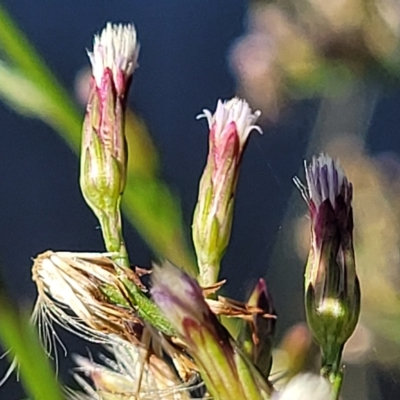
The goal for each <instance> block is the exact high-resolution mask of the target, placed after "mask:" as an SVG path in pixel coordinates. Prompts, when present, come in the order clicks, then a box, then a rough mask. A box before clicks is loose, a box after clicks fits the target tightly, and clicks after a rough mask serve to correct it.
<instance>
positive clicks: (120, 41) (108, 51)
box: [88, 22, 139, 86]
mask: <svg viewBox="0 0 400 400" xmlns="http://www.w3.org/2000/svg"><path fill="white" fill-rule="evenodd" d="M138 51H139V45H138V43H137V38H136V30H135V27H134V26H133V25H131V24H127V25H123V24H115V25H113V24H111V23H110V22H108V23H107V25H106V27H105V28H104V29H103V31H102V32H101V33H100V34H99V35H95V37H94V42H93V52H88V54H89V58H90V62H91V63H92V69H93V76H94V78H95V80H96V84H97V86H100V85H101V79H102V76H103V74H104V70H105V69H106V68H109V69H110V70H111V71H112V74H113V77H114V80H115V81H116V80H117V74H118V72H122V73H123V74H124V75H125V76H126V77H128V76H130V75H132V73H133V71H134V69H135V67H136V61H137V57H138Z"/></svg>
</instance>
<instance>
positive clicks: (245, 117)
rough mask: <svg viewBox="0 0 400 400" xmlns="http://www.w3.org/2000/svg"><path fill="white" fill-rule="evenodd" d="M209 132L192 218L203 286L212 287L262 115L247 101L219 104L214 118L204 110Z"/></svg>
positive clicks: (234, 99) (228, 235)
mask: <svg viewBox="0 0 400 400" xmlns="http://www.w3.org/2000/svg"><path fill="white" fill-rule="evenodd" d="M203 116H204V117H206V118H207V121H208V126H209V129H210V135H209V153H208V158H207V164H206V166H205V168H204V172H203V176H202V178H201V181H200V186H199V194H198V200H197V205H196V209H195V212H194V216H193V227H192V229H193V232H192V234H193V242H194V246H195V249H196V253H197V259H198V264H199V269H200V278H199V280H200V283H201V284H202V286H211V285H213V284H214V283H215V282H216V281H217V279H218V273H219V266H220V262H221V259H222V256H223V254H224V253H225V250H226V248H227V245H228V242H229V238H230V234H231V225H232V214H233V205H234V197H235V191H236V184H237V180H238V175H239V166H240V161H241V158H242V154H243V150H244V148H245V145H246V143H247V139H248V137H249V134H250V132H251V131H252V130H253V129H256V130H258V131H259V132H261V129H260V128H259V127H258V126H256V125H254V123H255V122H256V120H257V118H258V117H259V116H260V112H259V111H256V112H255V113H253V112H252V111H251V109H250V107H249V105H248V104H247V102H246V101H245V100H240V99H238V98H233V99H231V100H229V101H225V102H222V101H221V100H219V101H218V104H217V109H216V111H215V114H214V115H212V114H211V112H210V111H208V110H203V114H202V115H200V116H199V117H203Z"/></svg>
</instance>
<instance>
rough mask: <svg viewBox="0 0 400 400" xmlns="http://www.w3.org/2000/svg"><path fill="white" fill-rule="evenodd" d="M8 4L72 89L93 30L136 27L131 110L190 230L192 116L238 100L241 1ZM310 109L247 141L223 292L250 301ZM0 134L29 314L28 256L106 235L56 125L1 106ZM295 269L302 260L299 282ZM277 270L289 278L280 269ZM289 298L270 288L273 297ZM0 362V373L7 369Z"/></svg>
mask: <svg viewBox="0 0 400 400" xmlns="http://www.w3.org/2000/svg"><path fill="white" fill-rule="evenodd" d="M3 3H4V4H5V6H6V7H7V8H8V10H9V12H10V13H11V14H12V16H13V17H14V18H15V21H16V22H17V23H18V25H19V26H20V27H21V28H22V30H23V31H24V32H25V33H26V35H27V36H28V37H29V39H30V41H31V42H33V43H34V44H35V46H36V48H37V50H38V52H39V53H40V54H41V55H42V56H43V58H44V59H45V60H46V62H47V63H48V65H49V66H50V68H51V69H52V70H53V71H54V72H55V74H56V75H57V76H58V78H59V79H60V81H61V82H62V84H63V85H64V86H65V87H66V88H67V89H68V90H69V91H70V92H71V93H72V92H73V83H74V79H75V76H76V73H77V72H78V71H79V70H80V69H81V68H82V67H84V66H87V65H88V63H89V62H88V59H87V55H86V52H85V49H86V48H91V44H92V37H93V34H94V33H97V32H99V31H100V30H101V29H102V28H103V26H104V24H105V22H106V21H112V22H133V23H134V24H135V25H136V28H137V31H138V37H139V41H140V44H141V52H140V57H139V63H140V68H139V69H138V70H137V71H136V73H135V80H134V85H133V90H132V91H131V96H130V102H131V104H132V105H134V107H135V109H136V110H137V111H138V113H139V114H140V115H141V116H142V117H143V118H144V119H145V121H146V123H147V124H148V126H149V128H150V130H151V133H152V134H153V137H154V141H155V143H156V145H157V147H158V149H159V151H160V156H161V160H162V167H163V171H164V172H163V174H164V178H165V179H166V180H167V182H169V184H170V185H171V187H172V188H173V190H174V191H175V192H176V193H177V194H178V195H179V196H180V198H181V202H182V208H183V212H184V218H185V222H186V223H187V226H188V227H189V226H190V222H191V215H192V210H193V207H194V204H195V200H196V196H197V185H198V178H199V176H200V174H201V172H202V168H203V165H204V162H205V157H206V151H207V127H206V122H205V121H200V122H199V121H196V120H195V116H196V115H197V114H198V113H200V112H201V110H202V109H203V108H209V109H211V110H212V109H214V107H215V104H216V101H217V99H218V98H223V99H225V98H229V97H232V96H233V95H234V94H235V79H234V76H233V74H232V72H231V70H230V67H229V62H228V54H229V49H230V47H231V46H232V43H233V42H234V41H235V39H237V38H238V37H239V36H241V35H242V34H243V32H244V30H245V27H246V26H245V24H246V8H247V2H245V1H238V0H229V1H228V0H225V1H215V0H191V1H182V0H181V1H179V0H169V1H163V0H153V1H132V0H119V1H99V0H85V1H65V0H35V1H32V0H8V1H3ZM316 106H317V102H316V101H310V100H309V101H302V102H297V103H291V105H290V106H288V107H287V108H286V110H285V112H284V114H283V116H282V118H281V119H280V120H279V122H278V123H277V124H276V125H269V126H264V127H263V128H264V135H263V136H260V135H258V134H256V133H255V134H253V136H252V138H251V140H250V143H249V146H248V148H247V150H246V154H245V157H244V163H243V168H242V171H241V179H240V183H239V193H238V198H237V203H236V220H235V223H234V229H233V235H232V241H231V246H230V249H229V251H228V253H227V255H226V257H225V259H224V269H223V271H222V276H224V277H228V278H229V279H230V280H229V284H228V291H229V293H230V294H231V295H234V296H235V297H236V298H238V299H243V298H244V297H245V295H246V293H247V292H248V289H249V288H250V286H251V284H252V283H254V281H255V279H256V278H257V277H258V276H264V275H265V274H266V273H267V270H268V268H269V260H270V256H271V252H272V248H273V246H274V244H275V242H276V240H277V239H278V238H279V235H280V234H281V233H280V226H281V222H282V218H283V215H284V212H285V210H286V208H287V205H288V201H289V195H290V193H291V191H292V189H293V185H292V182H291V179H292V177H293V176H294V175H295V174H296V173H297V172H298V171H299V168H300V167H301V165H302V159H303V157H304V152H305V149H306V145H307V141H308V136H309V133H310V131H311V129H312V126H313V123H314V118H315V115H316V110H317V107H316ZM399 106H400V92H399V91H396V90H392V91H390V92H388V93H386V92H384V93H383V95H382V96H381V98H380V101H379V103H378V105H377V107H376V111H375V114H374V116H373V119H372V123H371V127H370V130H369V132H368V137H369V139H368V145H369V147H370V149H371V151H372V152H381V151H385V150H388V149H390V150H394V151H398V150H399V149H400V141H399V129H398V127H399V126H400V113H399V112H398V109H399ZM0 138H1V140H0V210H1V212H0V227H1V229H0V265H1V268H2V273H3V275H4V277H5V279H6V282H7V285H8V287H9V289H10V291H11V292H12V295H13V296H14V298H15V299H16V300H18V301H19V302H20V303H21V304H26V305H28V306H29V307H30V306H31V305H32V304H33V302H34V300H35V296H36V291H35V288H34V285H33V283H32V282H31V273H30V268H31V264H32V262H31V258H32V257H34V256H35V255H37V254H38V253H41V252H43V251H45V250H47V249H53V250H69V251H91V250H93V251H99V250H102V249H103V247H102V239H101V234H100V231H99V229H98V226H97V222H96V219H95V218H94V216H93V215H92V213H91V211H90V210H89V209H88V207H87V206H86V204H85V203H84V201H83V199H82V197H81V194H80V190H79V186H78V160H77V158H76V156H75V155H74V154H73V153H72V151H71V150H70V149H69V148H68V147H67V146H66V145H65V143H64V142H63V141H62V139H60V138H59V136H58V135H57V134H56V133H55V132H54V131H52V129H51V128H49V127H48V126H46V125H45V124H44V123H42V122H40V121H37V120H32V119H27V118H23V117H21V116H19V115H17V114H16V113H15V112H14V111H11V110H10V109H9V108H7V107H6V106H4V105H3V104H2V103H0ZM125 227H126V240H127V243H128V247H129V251H130V254H131V259H132V261H134V262H135V263H137V264H139V265H149V263H150V261H151V258H152V255H151V252H150V251H149V250H148V249H147V247H146V246H145V245H144V243H143V242H142V241H141V239H140V238H139V237H138V235H137V234H136V233H135V231H134V230H133V229H132V228H131V227H130V226H128V224H125ZM289 251H290V250H289ZM302 268H303V266H302V264H301V262H299V279H301V275H302ZM282 271H283V274H284V273H285V272H284V271H285V266H282ZM299 282H300V284H299V288H301V281H299ZM284 290H285V288H284V287H282V288H276V287H275V288H273V291H274V292H277V291H284ZM298 295H299V293H297V294H295V296H298ZM287 296H291V294H290V293H287ZM292 308H293V309H294V310H293V311H294V315H299V314H301V309H302V304H301V302H293V303H292ZM278 312H279V307H278ZM0 318H1V316H0ZM289 319H290V317H289ZM0 323H1V319H0ZM66 340H67V344H68V347H69V348H70V349H71V352H72V353H73V352H80V353H83V354H85V353H86V350H85V346H86V344H82V343H78V342H75V340H71V338H67V339H66ZM0 363H1V364H0V372H3V371H5V369H6V367H7V363H6V362H5V361H4V360H2V361H0ZM61 364H62V366H63V367H62V372H61V377H62V379H63V380H64V381H65V382H68V383H71V377H70V375H69V374H68V373H67V372H65V368H67V367H68V368H70V367H71V364H70V361H67V362H66V361H63V360H62V362H61ZM22 397H23V394H22V391H21V389H20V388H19V384H17V383H16V382H15V378H14V377H12V378H11V379H10V380H9V382H7V383H6V385H5V386H4V387H2V388H0V399H5V400H14V399H15V400H16V399H20V398H22ZM49 400H50V399H49Z"/></svg>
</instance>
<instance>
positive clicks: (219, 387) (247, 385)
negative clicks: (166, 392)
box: [151, 264, 270, 400]
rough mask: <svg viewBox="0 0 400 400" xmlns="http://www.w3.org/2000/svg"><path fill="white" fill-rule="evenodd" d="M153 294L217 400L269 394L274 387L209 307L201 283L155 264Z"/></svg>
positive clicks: (170, 266) (256, 397) (170, 267)
mask: <svg viewBox="0 0 400 400" xmlns="http://www.w3.org/2000/svg"><path fill="white" fill-rule="evenodd" d="M151 295H152V298H153V300H154V302H155V303H156V304H157V305H158V306H159V307H160V309H161V310H162V312H163V313H164V315H165V317H166V318H167V319H168V321H169V322H170V323H171V325H172V326H173V328H175V330H176V332H177V334H178V336H179V338H180V339H181V340H182V342H183V343H184V344H185V346H186V347H187V351H188V353H189V354H190V355H191V356H192V357H193V360H194V361H195V363H196V365H197V366H198V368H199V371H200V374H201V376H202V378H203V380H204V383H205V384H206V387H207V389H208V391H209V392H210V394H211V396H212V397H213V398H214V399H216V400H231V399H232V398H238V399H239V398H240V399H243V400H246V399H248V400H250V399H252V400H256V399H259V400H261V399H267V398H269V392H270V388H269V386H268V384H267V383H266V381H265V379H264V378H263V377H262V376H261V374H260V373H259V371H258V370H257V369H256V368H255V367H254V365H253V364H252V363H251V362H250V360H248V359H247V357H246V356H245V355H244V354H243V352H242V351H241V349H240V348H239V346H238V345H237V344H236V343H235V341H234V340H233V339H232V337H231V336H230V335H229V333H228V331H227V330H226V329H225V328H224V327H223V326H222V325H221V324H220V323H219V321H218V319H217V318H216V316H215V315H214V314H213V313H212V311H211V310H210V308H209V307H208V305H207V303H206V301H205V299H204V296H203V291H202V289H201V288H200V286H199V285H198V283H197V282H196V281H195V280H194V279H192V278H190V277H189V276H188V275H186V274H185V273H184V272H183V271H182V270H180V269H178V268H175V267H174V266H172V265H171V264H164V265H163V266H162V267H157V266H156V267H155V268H154V272H153V288H152V289H151Z"/></svg>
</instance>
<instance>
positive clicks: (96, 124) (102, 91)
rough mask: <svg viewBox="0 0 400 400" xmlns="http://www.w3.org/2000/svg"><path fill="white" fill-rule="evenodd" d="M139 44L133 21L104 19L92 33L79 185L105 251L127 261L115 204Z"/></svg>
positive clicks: (122, 186)
mask: <svg viewBox="0 0 400 400" xmlns="http://www.w3.org/2000/svg"><path fill="white" fill-rule="evenodd" d="M137 56H138V45H137V41H136V31H135V28H134V27H133V25H112V24H110V23H109V24H107V26H106V27H105V29H104V30H103V32H102V33H101V34H100V35H98V36H95V38H94V44H93V52H89V58H90V61H91V64H92V78H91V82H90V94H89V100H88V104H87V108H86V116H85V120H84V123H83V133H82V149H81V174H80V185H81V189H82V193H83V196H84V198H85V200H86V202H87V204H88V205H89V206H90V208H91V209H92V210H93V212H94V213H95V214H96V217H97V218H98V219H99V221H100V224H101V227H102V231H103V236H104V240H105V243H106V247H107V250H108V251H111V252H118V253H120V260H119V262H120V263H121V264H124V266H128V264H129V263H128V262H127V255H126V250H125V245H124V241H123V238H122V232H121V216H120V210H119V205H120V201H121V195H122V193H123V191H124V189H125V185H126V169H127V145H126V139H125V132H124V123H125V107H126V99H127V95H128V90H129V86H130V83H131V80H132V73H133V71H134V69H135V67H136V60H137Z"/></svg>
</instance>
